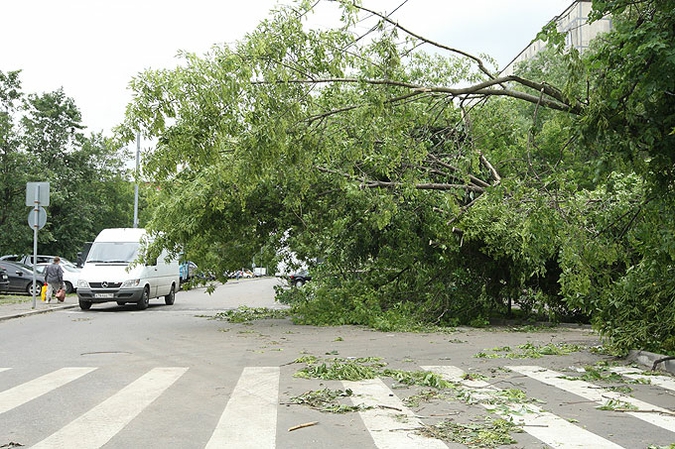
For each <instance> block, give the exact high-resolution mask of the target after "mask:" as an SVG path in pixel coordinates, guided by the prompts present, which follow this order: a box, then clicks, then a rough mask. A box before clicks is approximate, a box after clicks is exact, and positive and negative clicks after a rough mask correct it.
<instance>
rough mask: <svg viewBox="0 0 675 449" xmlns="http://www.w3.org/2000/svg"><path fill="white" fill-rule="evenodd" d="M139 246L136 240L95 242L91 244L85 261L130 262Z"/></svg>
mask: <svg viewBox="0 0 675 449" xmlns="http://www.w3.org/2000/svg"><path fill="white" fill-rule="evenodd" d="M139 246H140V245H139V243H137V242H96V243H94V244H93V245H91V249H90V250H89V254H88V255H87V263H131V262H133V261H134V260H135V259H136V256H137V255H138V248H139Z"/></svg>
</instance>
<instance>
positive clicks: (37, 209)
mask: <svg viewBox="0 0 675 449" xmlns="http://www.w3.org/2000/svg"><path fill="white" fill-rule="evenodd" d="M33 211H34V213H33V215H35V222H34V223H33V309H34V308H36V307H37V300H36V297H35V290H36V288H37V275H36V274H35V264H36V263H37V247H38V244H37V243H38V228H39V227H40V219H39V214H40V185H38V186H37V188H36V189H35V204H34V206H33Z"/></svg>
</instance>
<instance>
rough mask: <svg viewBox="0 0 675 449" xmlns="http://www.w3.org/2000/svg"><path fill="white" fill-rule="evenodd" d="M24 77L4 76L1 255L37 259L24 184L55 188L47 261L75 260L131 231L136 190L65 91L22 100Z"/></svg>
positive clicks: (44, 248) (43, 240) (42, 235)
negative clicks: (93, 244)
mask: <svg viewBox="0 0 675 449" xmlns="http://www.w3.org/2000/svg"><path fill="white" fill-rule="evenodd" d="M19 77H20V72H19V71H16V72H8V73H7V74H4V73H2V72H0V105H1V108H0V144H1V145H0V159H1V162H2V164H1V165H0V192H1V194H2V203H3V207H2V208H1V209H0V230H2V234H3V239H2V241H1V242H0V251H1V252H2V253H3V254H6V253H18V254H25V253H30V252H32V248H33V244H32V241H33V232H32V231H31V229H30V228H29V227H28V226H27V223H26V216H27V215H28V208H26V206H25V195H26V193H25V192H26V182H29V181H47V182H49V183H50V205H49V207H48V208H47V216H48V220H47V225H46V226H45V227H44V228H43V229H42V230H40V232H39V233H38V236H39V239H40V241H39V246H38V249H39V251H40V252H41V253H47V254H59V255H61V256H64V257H66V258H70V259H74V258H75V256H76V254H77V252H78V251H79V250H80V249H81V248H82V244H83V242H85V241H89V240H92V239H93V238H94V237H95V236H96V234H97V233H98V232H99V231H100V230H101V229H103V228H105V227H110V226H131V224H132V215H133V186H132V184H131V179H130V178H131V177H130V174H129V172H128V169H127V167H126V166H125V164H124V160H125V159H129V157H128V154H126V156H125V152H124V151H122V150H120V147H119V146H118V145H117V144H115V143H114V142H113V141H112V139H110V138H104V137H103V136H102V135H100V134H98V135H91V136H90V137H85V136H84V134H83V132H82V131H83V129H84V126H83V125H82V123H81V114H80V111H79V109H78V108H77V106H76V105H75V102H74V100H73V99H72V98H69V97H67V96H66V95H65V93H64V92H63V90H62V89H59V90H57V91H54V92H48V93H43V94H40V95H38V94H28V95H24V94H23V93H22V92H21V84H20V78H19Z"/></svg>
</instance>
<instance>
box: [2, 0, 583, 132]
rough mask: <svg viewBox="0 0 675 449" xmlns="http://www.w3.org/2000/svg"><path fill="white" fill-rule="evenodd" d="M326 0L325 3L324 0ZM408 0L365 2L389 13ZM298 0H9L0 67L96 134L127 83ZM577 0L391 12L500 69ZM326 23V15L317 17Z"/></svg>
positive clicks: (457, 1) (477, 1)
mask: <svg viewBox="0 0 675 449" xmlns="http://www.w3.org/2000/svg"><path fill="white" fill-rule="evenodd" d="M321 1H323V2H326V1H327V0H321ZM402 1H403V0H400V1H399V0H363V4H364V5H365V6H367V7H369V8H370V9H374V10H377V11H381V12H386V13H389V12H391V11H392V10H394V9H395V8H396V6H398V5H399V4H400V3H401V2H402ZM291 2H292V0H244V1H240V0H236V1H235V0H190V1H176V0H3V1H2V3H1V4H2V16H3V19H2V24H1V25H0V71H2V72H5V73H6V72H9V71H12V70H22V73H21V80H22V85H23V92H24V93H38V94H40V93H43V92H51V91H54V90H56V89H58V88H60V87H63V89H64V92H65V94H66V95H67V96H69V97H72V98H74V99H75V104H76V105H77V106H78V107H79V109H80V110H81V111H82V116H83V122H84V125H86V126H87V127H88V129H87V131H89V132H100V131H103V132H104V134H106V135H110V130H111V128H112V127H113V126H115V125H117V124H119V123H120V122H121V121H122V120H123V116H124V109H125V106H126V104H127V103H128V102H129V100H130V98H131V95H130V93H129V91H128V90H127V85H128V83H129V81H130V79H131V78H132V77H133V76H134V75H136V74H138V73H139V72H142V71H143V70H144V69H147V68H153V69H158V68H166V67H173V66H175V65H176V64H177V60H176V53H177V52H178V51H179V50H187V51H191V52H195V53H198V54H202V53H205V52H206V51H208V50H209V48H210V47H211V46H212V45H214V44H220V43H232V42H235V41H237V40H240V39H242V38H243V37H244V35H245V33H246V32H248V31H251V30H253V29H254V28H255V26H256V25H257V23H258V22H259V21H260V20H262V19H264V18H265V17H267V15H268V12H269V10H270V9H271V8H272V7H274V5H276V4H277V3H291ZM571 3H572V0H511V1H506V0H469V1H467V0H408V1H407V2H406V3H405V4H404V5H403V6H402V7H401V8H399V9H398V10H397V11H396V13H395V14H394V16H393V17H394V18H395V19H396V20H398V22H399V23H400V24H401V25H402V26H404V27H406V28H408V29H410V30H411V31H413V32H415V33H417V34H420V35H423V36H425V37H428V38H430V39H433V40H436V41H439V42H441V43H443V44H445V45H448V46H451V47H455V48H458V49H461V50H465V51H468V52H469V53H474V54H479V53H487V54H489V55H491V56H493V57H494V58H496V60H497V62H498V64H499V66H500V67H504V66H505V65H506V64H507V63H508V62H510V61H511V59H513V57H515V56H516V55H517V54H518V53H519V52H520V51H521V50H522V49H523V48H524V47H525V46H527V44H528V43H529V42H530V40H531V39H532V38H534V36H535V35H536V34H537V32H538V31H539V30H541V28H542V27H543V26H544V25H545V24H546V23H547V22H548V21H549V20H551V19H552V18H553V17H554V16H556V15H558V14H560V13H561V12H563V11H564V10H565V9H566V8H567V7H568V6H569V5H570V4H571ZM312 20H314V21H317V22H320V21H321V20H323V19H322V18H321V17H317V16H315V18H314V19H312Z"/></svg>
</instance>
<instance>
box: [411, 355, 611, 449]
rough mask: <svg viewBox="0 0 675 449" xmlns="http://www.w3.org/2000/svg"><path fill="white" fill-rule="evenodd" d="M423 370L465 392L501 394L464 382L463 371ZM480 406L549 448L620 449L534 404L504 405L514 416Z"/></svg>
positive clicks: (451, 368)
mask: <svg viewBox="0 0 675 449" xmlns="http://www.w3.org/2000/svg"><path fill="white" fill-rule="evenodd" d="M422 369H423V370H425V371H431V372H434V373H437V374H440V375H441V376H443V378H444V379H445V380H447V381H450V382H454V383H460V384H462V385H464V386H466V387H467V388H471V389H474V390H476V391H477V393H478V395H480V392H481V390H482V391H483V392H486V393H489V392H492V393H494V392H499V391H501V389H499V388H497V387H495V386H492V385H490V384H489V383H487V382H485V381H482V380H467V379H464V378H463V376H464V371H462V370H461V369H459V368H457V367H454V366H423V367H422ZM486 396H487V394H486ZM481 405H482V406H483V407H485V408H486V409H488V410H492V411H494V412H495V413H497V414H499V415H502V416H504V417H506V418H507V419H511V420H513V422H514V423H516V424H518V425H520V426H523V430H524V431H525V432H527V433H529V434H530V435H532V436H533V437H535V438H536V439H538V440H540V441H542V442H543V443H545V444H547V445H549V446H551V447H552V448H556V449H585V448H589V447H592V448H594V449H596V448H597V449H621V446H619V445H618V444H615V443H612V442H611V441H609V440H607V439H605V438H603V437H601V436H599V435H596V434H594V433H592V432H589V431H588V430H585V429H582V428H581V427H578V426H575V425H574V424H572V423H570V422H569V421H567V420H565V419H563V418H561V417H559V416H557V415H554V414H553V413H549V412H545V411H543V410H541V409H540V408H539V407H537V406H536V405H534V404H525V405H523V404H515V403H514V404H506V406H507V407H508V409H509V410H512V411H513V412H514V413H503V412H502V411H500V410H498V409H496V408H495V407H494V406H491V405H490V404H487V403H482V402H481Z"/></svg>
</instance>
